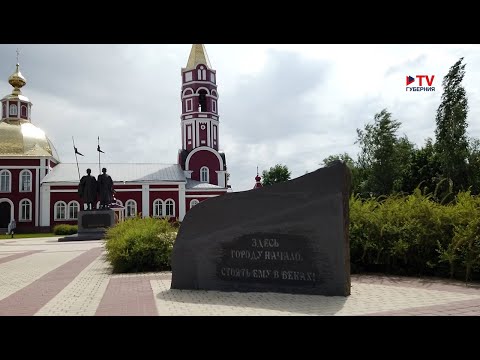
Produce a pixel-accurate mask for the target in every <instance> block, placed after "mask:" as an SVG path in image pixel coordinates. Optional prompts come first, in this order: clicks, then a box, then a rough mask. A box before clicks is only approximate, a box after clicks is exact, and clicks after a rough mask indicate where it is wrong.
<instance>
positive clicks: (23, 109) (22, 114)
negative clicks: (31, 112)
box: [20, 105, 27, 118]
mask: <svg viewBox="0 0 480 360" xmlns="http://www.w3.org/2000/svg"><path fill="white" fill-rule="evenodd" d="M20 109H21V110H20V116H21V117H23V118H27V106H26V105H22V107H21V108H20Z"/></svg>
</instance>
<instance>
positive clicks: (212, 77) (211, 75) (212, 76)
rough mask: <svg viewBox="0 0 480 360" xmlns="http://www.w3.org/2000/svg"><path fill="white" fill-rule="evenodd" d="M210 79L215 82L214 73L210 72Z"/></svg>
mask: <svg viewBox="0 0 480 360" xmlns="http://www.w3.org/2000/svg"><path fill="white" fill-rule="evenodd" d="M210 81H211V82H212V83H215V74H214V73H210Z"/></svg>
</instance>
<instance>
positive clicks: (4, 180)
mask: <svg viewBox="0 0 480 360" xmlns="http://www.w3.org/2000/svg"><path fill="white" fill-rule="evenodd" d="M11 180H12V179H11V174H10V171H8V170H2V171H0V192H10V188H11Z"/></svg>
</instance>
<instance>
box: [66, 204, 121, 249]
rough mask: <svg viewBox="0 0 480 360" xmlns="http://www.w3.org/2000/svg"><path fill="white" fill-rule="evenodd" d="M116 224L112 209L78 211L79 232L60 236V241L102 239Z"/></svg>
mask: <svg viewBox="0 0 480 360" xmlns="http://www.w3.org/2000/svg"><path fill="white" fill-rule="evenodd" d="M114 224H115V213H114V211H113V210H112V209H101V210H84V211H79V212H78V233H77V234H75V235H69V236H65V237H63V238H59V239H58V242H65V241H85V240H102V239H103V238H104V236H105V232H106V230H107V229H108V228H109V227H111V226H113V225H114Z"/></svg>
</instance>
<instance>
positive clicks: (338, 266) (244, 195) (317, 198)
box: [171, 162, 351, 296]
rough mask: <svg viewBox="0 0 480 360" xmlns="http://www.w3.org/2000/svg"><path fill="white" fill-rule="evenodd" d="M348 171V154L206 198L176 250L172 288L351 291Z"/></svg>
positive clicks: (345, 293) (185, 226)
mask: <svg viewBox="0 0 480 360" xmlns="http://www.w3.org/2000/svg"><path fill="white" fill-rule="evenodd" d="M350 182H351V175H350V171H349V169H348V167H347V166H346V165H345V164H344V163H343V162H335V163H333V164H332V165H331V166H329V167H325V168H322V169H318V170H317V171H315V172H312V173H310V174H307V175H304V176H301V177H299V178H296V179H294V180H290V181H287V182H284V183H279V184H274V185H271V186H265V187H263V188H258V189H254V190H250V191H244V192H239V193H231V194H226V195H223V196H219V197H216V198H212V199H209V200H208V201H206V202H201V203H200V204H198V205H196V206H195V207H194V208H193V209H191V210H190V211H189V212H188V213H187V215H186V216H185V218H184V220H183V223H182V225H181V227H180V230H179V233H178V236H177V239H176V241H175V244H174V248H173V254H172V283H171V288H172V289H202V290H220V291H240V292H246V291H258V292H260V291H269V292H286V293H298V294H318V295H333V296H348V295H350V249H349V238H348V226H349V196H350Z"/></svg>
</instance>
